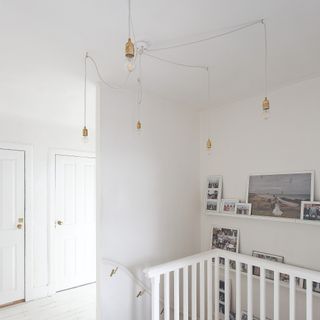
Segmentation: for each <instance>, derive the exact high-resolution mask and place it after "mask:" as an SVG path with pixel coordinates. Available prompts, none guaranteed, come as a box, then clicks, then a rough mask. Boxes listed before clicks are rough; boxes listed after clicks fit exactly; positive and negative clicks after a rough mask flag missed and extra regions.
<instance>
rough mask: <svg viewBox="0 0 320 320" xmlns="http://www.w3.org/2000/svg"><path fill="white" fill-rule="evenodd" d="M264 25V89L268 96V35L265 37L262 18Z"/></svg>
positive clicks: (265, 26) (265, 29)
mask: <svg viewBox="0 0 320 320" xmlns="http://www.w3.org/2000/svg"><path fill="white" fill-rule="evenodd" d="M262 23H263V27H264V91H265V96H266V97H267V96H268V37H267V24H266V22H265V21H264V20H262Z"/></svg>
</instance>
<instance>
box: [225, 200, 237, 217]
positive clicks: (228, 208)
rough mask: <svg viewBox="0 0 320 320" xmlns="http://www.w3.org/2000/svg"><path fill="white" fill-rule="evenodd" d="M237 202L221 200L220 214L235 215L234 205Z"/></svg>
mask: <svg viewBox="0 0 320 320" xmlns="http://www.w3.org/2000/svg"><path fill="white" fill-rule="evenodd" d="M238 202H239V200H235V199H222V200H221V212H222V213H233V214H234V213H236V204H237V203H238Z"/></svg>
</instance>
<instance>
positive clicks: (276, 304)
mask: <svg viewBox="0 0 320 320" xmlns="http://www.w3.org/2000/svg"><path fill="white" fill-rule="evenodd" d="M279 280H280V274H279V272H278V271H274V283H273V319H274V320H280V308H279V305H280V295H279V292H280V281H279Z"/></svg>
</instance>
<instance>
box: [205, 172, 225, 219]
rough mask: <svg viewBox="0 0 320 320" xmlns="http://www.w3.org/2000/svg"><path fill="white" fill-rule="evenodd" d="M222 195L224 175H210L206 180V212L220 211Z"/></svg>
mask: <svg viewBox="0 0 320 320" xmlns="http://www.w3.org/2000/svg"><path fill="white" fill-rule="evenodd" d="M221 196H222V176H209V177H208V178H207V181H206V197H205V199H206V203H205V208H206V213H207V214H210V213H214V212H219V210H220V201H221Z"/></svg>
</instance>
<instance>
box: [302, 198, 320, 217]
mask: <svg viewBox="0 0 320 320" xmlns="http://www.w3.org/2000/svg"><path fill="white" fill-rule="evenodd" d="M301 219H302V220H317V221H320V202H319V201H302V202H301Z"/></svg>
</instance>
